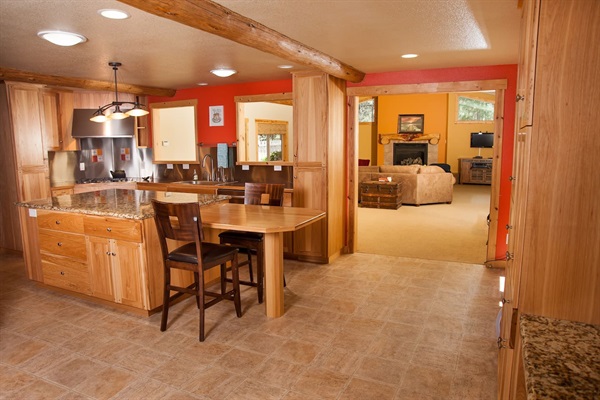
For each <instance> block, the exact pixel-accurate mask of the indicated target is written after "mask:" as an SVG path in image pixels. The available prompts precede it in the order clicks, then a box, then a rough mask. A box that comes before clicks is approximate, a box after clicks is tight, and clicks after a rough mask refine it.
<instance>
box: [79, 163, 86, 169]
mask: <svg viewBox="0 0 600 400" xmlns="http://www.w3.org/2000/svg"><path fill="white" fill-rule="evenodd" d="M79 170H80V171H85V163H82V162H80V163H79Z"/></svg>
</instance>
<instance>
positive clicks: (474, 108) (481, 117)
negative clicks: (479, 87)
mask: <svg viewBox="0 0 600 400" xmlns="http://www.w3.org/2000/svg"><path fill="white" fill-rule="evenodd" d="M457 101H458V106H457V107H456V122H490V121H493V120H494V102H493V101H485V100H482V99H477V98H474V97H465V96H458V98H457Z"/></svg>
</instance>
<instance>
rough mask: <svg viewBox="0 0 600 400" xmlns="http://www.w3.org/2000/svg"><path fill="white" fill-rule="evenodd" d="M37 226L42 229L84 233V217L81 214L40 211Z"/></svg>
mask: <svg viewBox="0 0 600 400" xmlns="http://www.w3.org/2000/svg"><path fill="white" fill-rule="evenodd" d="M37 224H38V228H40V229H52V230H55V231H63V232H71V233H83V215H81V214H73V213H62V212H54V211H42V210H38V212H37Z"/></svg>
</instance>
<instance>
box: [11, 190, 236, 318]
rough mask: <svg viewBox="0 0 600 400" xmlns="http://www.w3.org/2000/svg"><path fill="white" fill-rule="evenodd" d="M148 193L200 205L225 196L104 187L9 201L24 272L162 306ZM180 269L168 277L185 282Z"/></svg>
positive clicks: (134, 303) (112, 300)
mask: <svg viewBox="0 0 600 400" xmlns="http://www.w3.org/2000/svg"><path fill="white" fill-rule="evenodd" d="M152 199H158V200H166V201H182V202H188V201H197V202H198V203H199V204H200V205H201V206H207V205H210V204H215V203H220V202H227V201H228V200H229V197H228V196H219V195H208V194H189V193H170V192H155V191H145V190H124V189H110V190H101V191H95V192H89V193H82V194H74V195H65V196H58V197H52V198H50V199H44V200H32V201H28V202H21V203H17V205H18V206H20V208H19V212H20V219H21V227H22V229H23V233H24V235H23V238H24V243H23V245H24V251H23V255H24V258H25V264H26V266H27V273H28V276H29V278H30V279H32V280H35V281H38V282H40V283H43V284H45V285H48V286H52V287H54V288H58V289H61V290H66V291H69V293H71V294H75V295H79V296H85V297H86V298H88V299H93V300H96V301H99V302H104V303H109V304H113V305H118V306H120V307H125V308H127V309H130V310H131V311H137V312H139V313H142V314H150V313H152V312H153V311H154V310H156V309H157V308H159V307H160V306H161V305H162V255H161V252H160V245H159V242H158V238H157V233H156V227H155V224H154V219H153V218H152V217H153V215H154V212H153V210H152V204H151V200H152ZM185 272H186V271H181V274H180V275H176V276H174V277H173V279H174V281H176V282H179V283H181V284H184V283H187V282H188V281H189V282H191V280H192V277H191V274H186V273H185Z"/></svg>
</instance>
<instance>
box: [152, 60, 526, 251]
mask: <svg viewBox="0 0 600 400" xmlns="http://www.w3.org/2000/svg"><path fill="white" fill-rule="evenodd" d="M492 79H506V80H507V82H508V87H507V89H506V92H505V100H504V132H503V142H502V168H501V178H500V205H499V209H498V232H497V242H496V259H501V258H503V257H504V255H505V253H506V249H507V247H506V225H507V224H508V216H509V207H510V189H511V184H510V181H509V180H508V177H509V176H510V174H511V171H512V159H513V139H514V126H515V96H516V85H517V65H516V64H514V65H513V64H511V65H494V66H484V67H463V68H442V69H432V70H414V71H399V72H385V73H378V74H368V75H367V76H366V77H365V79H364V80H363V81H362V82H360V83H358V84H354V83H350V82H348V87H354V86H378V85H397V84H415V83H434V82H456V81H476V80H492ZM292 90H293V89H292V79H291V78H290V79H289V80H281V81H268V82H254V83H244V84H236V85H223V86H200V87H196V88H191V89H182V90H178V91H177V93H176V94H175V96H173V97H155V96H149V98H148V103H149V104H150V103H159V102H163V101H175V100H189V99H198V141H199V142H203V143H205V144H207V145H214V144H216V143H223V142H225V143H233V142H235V141H236V132H235V129H236V121H235V116H236V109H235V101H234V99H233V98H234V97H235V96H243V95H253V94H268V93H279V92H281V93H283V92H291V91H292ZM220 105H222V106H223V107H224V118H225V124H224V126H218V127H212V126H209V124H208V107H209V106H220Z"/></svg>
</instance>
